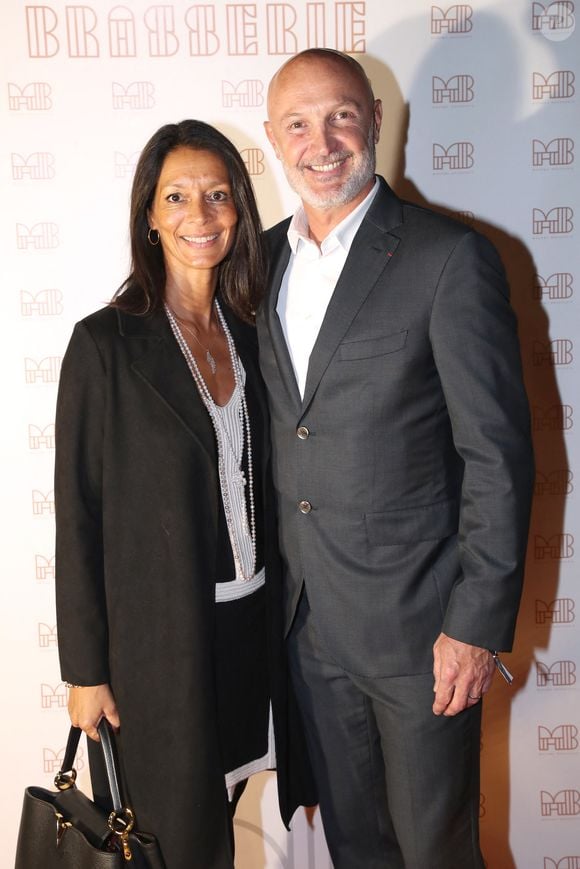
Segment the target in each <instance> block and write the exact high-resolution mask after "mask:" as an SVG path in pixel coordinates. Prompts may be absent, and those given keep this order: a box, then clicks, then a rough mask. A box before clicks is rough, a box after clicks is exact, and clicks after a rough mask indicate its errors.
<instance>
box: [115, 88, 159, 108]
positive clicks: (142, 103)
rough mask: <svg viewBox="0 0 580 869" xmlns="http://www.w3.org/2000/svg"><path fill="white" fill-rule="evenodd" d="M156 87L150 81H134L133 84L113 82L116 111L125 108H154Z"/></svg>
mask: <svg viewBox="0 0 580 869" xmlns="http://www.w3.org/2000/svg"><path fill="white" fill-rule="evenodd" d="M154 93H155V87H154V85H153V83H152V82H150V81H133V82H131V84H128V85H127V86H126V87H125V85H122V84H120V83H119V82H118V81H114V82H113V108H114V109H115V110H116V111H123V109H152V108H153V106H154V105H155V99H154V97H153V94H154Z"/></svg>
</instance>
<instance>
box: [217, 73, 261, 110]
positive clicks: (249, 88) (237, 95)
mask: <svg viewBox="0 0 580 869" xmlns="http://www.w3.org/2000/svg"><path fill="white" fill-rule="evenodd" d="M262 105H264V82H263V81H260V80H259V79H245V80H244V81H241V82H238V84H233V83H232V82H231V81H222V106H223V107H224V109H256V108H258V107H259V106H262Z"/></svg>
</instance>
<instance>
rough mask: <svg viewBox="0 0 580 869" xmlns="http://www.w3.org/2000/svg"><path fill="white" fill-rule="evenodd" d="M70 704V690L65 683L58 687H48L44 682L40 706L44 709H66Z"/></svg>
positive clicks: (41, 689) (60, 683)
mask: <svg viewBox="0 0 580 869" xmlns="http://www.w3.org/2000/svg"><path fill="white" fill-rule="evenodd" d="M67 703H68V689H67V687H66V685H65V683H64V682H59V683H58V685H48V684H47V683H46V682H44V683H43V684H42V685H41V686H40V706H41V708H42V709H52V708H55V707H56V708H57V709H65V708H66V705H67Z"/></svg>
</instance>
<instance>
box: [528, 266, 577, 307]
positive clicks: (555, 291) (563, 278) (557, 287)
mask: <svg viewBox="0 0 580 869" xmlns="http://www.w3.org/2000/svg"><path fill="white" fill-rule="evenodd" d="M573 295H574V276H573V275H572V274H571V273H570V272H554V274H552V275H549V277H547V278H543V277H542V275H540V274H537V275H536V283H535V284H534V286H533V288H532V296H533V298H534V299H542V300H547V301H550V302H561V301H564V300H566V299H571V298H572V296H573Z"/></svg>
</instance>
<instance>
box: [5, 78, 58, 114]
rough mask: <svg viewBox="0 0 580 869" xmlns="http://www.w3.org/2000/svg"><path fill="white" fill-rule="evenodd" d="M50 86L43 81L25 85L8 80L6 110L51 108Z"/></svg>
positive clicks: (26, 110)
mask: <svg viewBox="0 0 580 869" xmlns="http://www.w3.org/2000/svg"><path fill="white" fill-rule="evenodd" d="M51 95H52V88H51V86H50V85H49V84H48V82H45V81H31V82H29V83H28V84H25V85H22V86H20V85H17V84H16V83H15V82H8V110H9V111H11V112H47V111H49V109H52V99H51Z"/></svg>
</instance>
